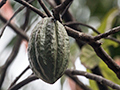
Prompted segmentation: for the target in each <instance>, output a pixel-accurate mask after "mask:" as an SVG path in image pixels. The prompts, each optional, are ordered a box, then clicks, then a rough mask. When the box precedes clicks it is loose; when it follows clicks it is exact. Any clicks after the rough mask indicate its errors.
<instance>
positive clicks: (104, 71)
mask: <svg viewBox="0 0 120 90" xmlns="http://www.w3.org/2000/svg"><path fill="white" fill-rule="evenodd" d="M99 66H100V68H101V71H102V74H103V75H104V77H105V78H106V79H108V80H111V81H112V82H114V83H117V84H120V80H119V79H118V78H117V76H116V74H115V73H114V72H113V71H112V70H110V69H109V68H108V67H107V65H106V64H105V63H104V62H103V61H101V62H100V64H99Z"/></svg>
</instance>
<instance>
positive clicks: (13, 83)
mask: <svg viewBox="0 0 120 90" xmlns="http://www.w3.org/2000/svg"><path fill="white" fill-rule="evenodd" d="M29 68H30V67H29V66H28V67H27V68H26V69H25V70H24V71H23V72H22V73H21V74H20V75H19V76H18V77H16V79H15V80H14V81H13V82H12V83H11V85H10V87H9V88H8V90H9V89H10V88H11V87H12V86H13V85H15V83H16V82H17V81H18V80H19V79H20V77H21V76H22V75H23V74H24V73H25V72H26V71H27V70H28V69H29Z"/></svg>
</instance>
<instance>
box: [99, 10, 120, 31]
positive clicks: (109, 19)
mask: <svg viewBox="0 0 120 90" xmlns="http://www.w3.org/2000/svg"><path fill="white" fill-rule="evenodd" d="M118 13H119V10H118V8H113V9H111V10H110V11H109V12H108V13H107V14H106V15H105V17H104V18H103V20H102V22H101V25H100V26H99V28H98V31H100V32H101V33H104V32H105V31H106V30H109V29H110V28H112V24H113V22H114V19H115V18H116V16H117V15H118Z"/></svg>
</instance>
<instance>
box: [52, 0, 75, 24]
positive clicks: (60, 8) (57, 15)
mask: <svg viewBox="0 0 120 90" xmlns="http://www.w3.org/2000/svg"><path fill="white" fill-rule="evenodd" d="M72 1H73V0H65V1H64V2H63V3H61V4H60V5H58V6H56V7H55V8H54V9H53V10H52V11H53V16H54V18H55V19H56V20H59V21H60V22H61V20H60V13H63V11H64V10H65V9H66V8H67V6H69V4H70V3H71V2H72Z"/></svg>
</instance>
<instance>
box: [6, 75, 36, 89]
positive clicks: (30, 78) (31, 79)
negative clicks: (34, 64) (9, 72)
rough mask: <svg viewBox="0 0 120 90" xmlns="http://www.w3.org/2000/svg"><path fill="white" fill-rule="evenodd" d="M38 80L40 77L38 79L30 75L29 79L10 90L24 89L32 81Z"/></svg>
mask: <svg viewBox="0 0 120 90" xmlns="http://www.w3.org/2000/svg"><path fill="white" fill-rule="evenodd" d="M37 79H38V77H36V76H35V75H30V76H29V77H28V78H26V79H24V80H23V81H21V82H19V83H18V84H16V85H14V86H12V87H11V88H10V89H8V90H18V89H19V88H21V87H23V86H24V85H26V84H28V83H30V82H31V81H34V80H37Z"/></svg>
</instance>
